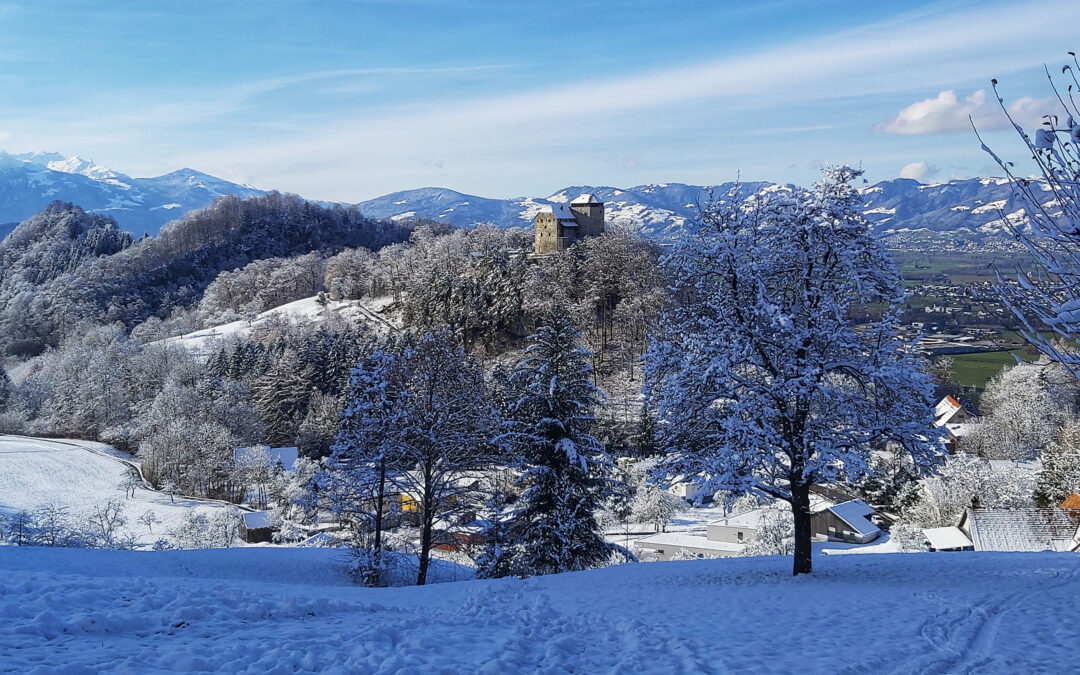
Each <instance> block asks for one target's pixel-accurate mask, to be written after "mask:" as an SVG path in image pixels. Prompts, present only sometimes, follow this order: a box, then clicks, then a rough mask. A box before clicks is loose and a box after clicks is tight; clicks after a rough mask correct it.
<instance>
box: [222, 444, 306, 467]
mask: <svg viewBox="0 0 1080 675" xmlns="http://www.w3.org/2000/svg"><path fill="white" fill-rule="evenodd" d="M263 453H265V457H266V458H267V459H269V460H270V465H271V466H273V465H274V464H276V463H277V462H281V467H282V468H283V469H285V470H286V471H295V470H296V460H297V459H299V457H300V450H299V449H298V448H294V447H293V448H271V447H268V446H265V445H256V446H254V447H251V448H237V449H236V450H234V451H233V461H234V462H236V463H237V464H238V465H240V466H243V465H245V464H248V465H253V464H256V463H259V462H261V461H262V460H263V457H264V455H263Z"/></svg>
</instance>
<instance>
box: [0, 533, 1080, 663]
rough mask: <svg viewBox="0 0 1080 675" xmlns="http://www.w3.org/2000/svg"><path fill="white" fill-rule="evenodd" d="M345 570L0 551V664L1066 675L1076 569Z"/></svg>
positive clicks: (273, 562)
mask: <svg viewBox="0 0 1080 675" xmlns="http://www.w3.org/2000/svg"><path fill="white" fill-rule="evenodd" d="M340 564H341V562H340V553H338V552H336V551H332V550H326V549H307V550H304V549H299V550H298V549H273V548H247V549H229V550H211V551H169V552H163V553H158V552H124V551H92V550H65V549H30V548H15V547H3V546H0V661H2V663H3V666H4V668H6V669H11V670H13V671H19V672H28V671H34V669H40V672H54V671H57V670H61V669H64V670H65V672H105V671H107V672H161V671H169V672H209V671H213V672H252V673H255V672H258V673H264V672H316V671H317V672H342V673H344V672H353V673H357V672H364V673H396V672H414V673H424V672H432V673H460V672H470V673H521V672H527V673H534V672H535V673H569V672H574V673H625V672H633V673H726V672H792V673H796V672H797V673H824V672H830V673H862V672H869V673H885V672H888V673H927V672H933V673H945V672H949V673H951V672H986V673H1003V672H1027V673H1032V672H1040V673H1044V672H1045V673H1051V672H1068V671H1070V670H1071V669H1072V667H1071V666H1069V665H1068V664H1069V663H1072V662H1073V661H1074V660H1075V650H1076V628H1075V625H1074V623H1073V622H1072V621H1071V619H1070V617H1072V616H1075V615H1076V613H1077V612H1078V611H1080V556H1076V555H1073V554H1054V553H1040V554H1010V553H946V554H909V555H865V556H835V557H822V558H819V559H818V560H817V565H816V567H817V571H816V572H815V573H814V575H813V576H812V577H801V578H792V577H791V576H790V569H791V561H790V559H787V558H757V559H747V558H741V559H722V560H705V561H688V562H670V563H647V564H630V565H621V566H617V567H609V568H606V569H601V570H594V571H590V572H579V573H574V574H563V575H556V576H550V577H539V578H533V579H524V580H522V579H502V580H495V581H466V582H458V583H447V584H438V585H435V586H428V587H410V588H388V589H365V588H358V587H354V586H350V585H349V584H348V582H347V580H346V579H345V577H344V575H343V573H342V572H341V569H340Z"/></svg>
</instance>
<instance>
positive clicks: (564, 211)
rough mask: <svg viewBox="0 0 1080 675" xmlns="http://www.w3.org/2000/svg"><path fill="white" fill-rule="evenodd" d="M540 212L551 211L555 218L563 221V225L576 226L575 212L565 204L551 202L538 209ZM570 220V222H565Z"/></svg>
mask: <svg viewBox="0 0 1080 675" xmlns="http://www.w3.org/2000/svg"><path fill="white" fill-rule="evenodd" d="M540 213H551V214H554V215H555V218H556V219H558V220H561V221H564V222H563V226H564V227H577V214H575V213H574V212H573V211H571V210H570V207H569V206H567V205H566V204H552V205H550V206H544V207H542V208H541V209H540ZM565 221H570V222H565Z"/></svg>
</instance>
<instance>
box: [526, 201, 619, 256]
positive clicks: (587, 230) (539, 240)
mask: <svg viewBox="0 0 1080 675" xmlns="http://www.w3.org/2000/svg"><path fill="white" fill-rule="evenodd" d="M533 228H534V230H535V244H534V247H533V253H534V255H549V254H551V253H558V252H560V251H565V250H566V249H568V248H570V247H571V246H573V245H574V244H575V243H576V242H578V241H581V240H582V239H584V238H586V237H595V236H597V235H599V234H603V232H604V203H603V202H601V201H599V200H597V199H596V197H594V196H592V195H589V194H583V195H581V196H579V197H578V198H577V199H575V200H574V201H572V202H570V204H569V205H567V204H565V203H562V204H552V205H550V206H545V207H543V208H541V209H540V211H539V212H537V214H536V216H534V217H533Z"/></svg>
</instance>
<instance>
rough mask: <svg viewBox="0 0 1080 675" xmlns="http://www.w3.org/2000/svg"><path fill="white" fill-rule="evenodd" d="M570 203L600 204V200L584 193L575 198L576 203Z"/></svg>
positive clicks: (573, 202) (574, 202)
mask: <svg viewBox="0 0 1080 675" xmlns="http://www.w3.org/2000/svg"><path fill="white" fill-rule="evenodd" d="M570 203H571V204H599V203H600V200H599V199H597V198H596V197H594V196H593V195H591V194H589V193H587V192H583V193H581V194H580V195H578V196H577V197H574V201H572V202H570Z"/></svg>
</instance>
